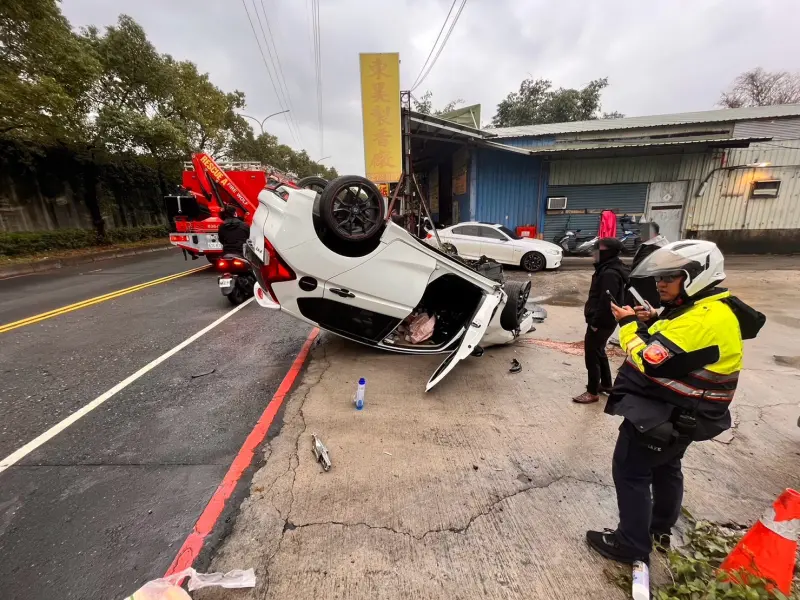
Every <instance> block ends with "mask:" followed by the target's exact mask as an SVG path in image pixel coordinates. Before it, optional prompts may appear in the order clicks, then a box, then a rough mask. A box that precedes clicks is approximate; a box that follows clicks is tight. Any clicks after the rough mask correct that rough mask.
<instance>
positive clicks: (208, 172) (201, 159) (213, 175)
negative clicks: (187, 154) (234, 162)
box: [192, 152, 258, 218]
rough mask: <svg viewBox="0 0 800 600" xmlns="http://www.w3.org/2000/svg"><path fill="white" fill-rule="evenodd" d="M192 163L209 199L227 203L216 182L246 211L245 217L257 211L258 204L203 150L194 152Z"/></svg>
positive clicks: (223, 203)
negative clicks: (216, 186)
mask: <svg viewBox="0 0 800 600" xmlns="http://www.w3.org/2000/svg"><path fill="white" fill-rule="evenodd" d="M192 164H193V165H194V170H195V172H196V173H197V179H198V182H199V184H200V187H201V188H202V190H203V192H204V194H205V195H206V198H207V199H208V200H209V201H210V200H211V198H212V197H213V198H216V200H217V202H219V203H220V204H222V205H223V206H224V205H225V202H224V201H223V200H222V198H220V197H219V194H218V193H217V190H216V188H215V186H214V184H215V183H216V184H217V185H219V186H220V187H222V189H224V190H225V192H226V193H227V194H228V196H230V199H231V200H232V201H233V202H234V203H235V204H236V205H237V206H238V207H239V208H240V209H241V210H242V211H243V212H244V216H245V218H246V217H248V216H250V215H252V214H253V213H255V212H256V209H257V208H258V205H257V204H255V203H254V202H253V201H252V200H250V199H249V198H248V197H247V196H245V195H244V194H243V193H242V191H241V190H240V189H239V188H238V187H237V186H236V184H235V183H233V181H231V179H230V177H228V176H227V175H226V174H225V171H223V170H222V169H220V167H219V165H218V164H217V163H216V162H215V161H214V159H213V158H211V157H210V156H209V155H208V154H205V153H203V152H200V153H197V154H193V155H192Z"/></svg>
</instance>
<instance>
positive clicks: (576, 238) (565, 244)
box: [553, 229, 598, 256]
mask: <svg viewBox="0 0 800 600" xmlns="http://www.w3.org/2000/svg"><path fill="white" fill-rule="evenodd" d="M580 233H581V230H580V229H575V230H574V231H573V230H571V229H565V230H564V231H563V232H561V233H560V234H558V235H557V236H555V237H554V238H553V243H554V244H556V245H557V246H560V247H561V250H563V252H564V255H565V256H589V255H590V254H591V253H592V252H594V247H595V245H596V244H597V239H598V238H597V236H596V235H595V236H582V235H580Z"/></svg>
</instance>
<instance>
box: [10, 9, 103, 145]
mask: <svg viewBox="0 0 800 600" xmlns="http://www.w3.org/2000/svg"><path fill="white" fill-rule="evenodd" d="M98 68H99V64H98V63H97V61H96V60H95V59H94V57H93V56H92V55H90V54H89V53H88V52H87V51H86V49H85V48H84V47H83V46H82V44H81V43H80V41H79V40H78V39H77V37H76V36H75V35H74V33H73V32H72V30H71V28H70V26H69V22H68V21H67V20H66V19H65V18H64V16H63V15H62V14H61V10H60V8H59V6H58V4H57V3H56V1H55V0H4V1H3V2H2V3H0V135H3V136H4V137H6V138H12V139H13V138H16V139H24V140H32V141H37V142H42V143H45V144H52V143H63V142H65V141H69V140H72V139H74V138H75V137H76V136H78V135H79V133H80V131H81V128H82V125H83V122H84V119H85V117H86V114H87V110H88V107H87V103H86V92H87V90H88V88H89V86H91V84H92V82H93V81H94V79H95V77H96V74H97V70H98Z"/></svg>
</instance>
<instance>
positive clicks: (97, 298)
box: [0, 265, 211, 333]
mask: <svg viewBox="0 0 800 600" xmlns="http://www.w3.org/2000/svg"><path fill="white" fill-rule="evenodd" d="M210 268H211V265H203V266H202V267H197V268H195V269H189V270H188V271H181V272H180V273H175V274H174V275H167V276H166V277H161V278H159V279H154V280H152V281H146V282H145V283H140V284H138V285H134V286H131V287H128V288H124V289H121V290H117V291H116V292H109V293H108V294H103V295H102V296H95V297H94V298H89V299H88V300H83V301H81V302H76V303H75V304H69V305H67V306H62V307H61V308H56V309H54V310H50V311H47V312H44V313H41V314H38V315H34V316H32V317H27V318H25V319H20V320H19V321H14V322H13V323H7V324H6V325H0V333H5V332H6V331H11V330H12V329H17V328H18V327H24V326H25V325H33V324H34V323H38V322H39V321H44V320H45V319H51V318H53V317H57V316H58V315H63V314H65V313H68V312H72V311H73V310H78V309H81V308H86V307H87V306H92V305H94V304H99V303H100V302H105V301H106V300H113V299H114V298H119V297H120V296H124V295H125V294H130V293H133V292H138V291H139V290H143V289H145V288H149V287H151V286H154V285H158V284H159V283H166V282H168V281H172V280H173V279H178V278H180V277H185V276H186V275H191V274H192V273H197V272H198V271H203V270H205V269H210Z"/></svg>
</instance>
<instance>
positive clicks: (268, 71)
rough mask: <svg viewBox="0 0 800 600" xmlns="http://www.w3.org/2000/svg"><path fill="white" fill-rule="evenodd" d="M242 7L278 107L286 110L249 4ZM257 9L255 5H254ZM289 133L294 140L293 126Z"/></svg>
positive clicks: (243, 1) (296, 141)
mask: <svg viewBox="0 0 800 600" xmlns="http://www.w3.org/2000/svg"><path fill="white" fill-rule="evenodd" d="M242 6H243V7H244V12H245V14H247V21H248V22H249V23H250V29H252V30H253V37H255V38H256V45H257V46H258V52H259V54H261V60H262V61H263V62H264V67H265V68H266V69H267V75H269V80H270V83H271V84H272V89H273V90H274V92H275V97H276V98H277V100H278V106H280V108H281V110H286V106H284V104H283V102H282V101H281V95H280V94H279V93H278V87H277V86H276V85H275V79H274V78H273V77H272V71H271V70H270V68H269V64H267V57H266V56H264V50H263V49H262V48H261V40H259V38H258V33H256V27H255V25H253V19H252V18H250V11H249V10H247V4H246V3H245V0H242ZM254 8H255V5H254ZM289 132H290V133H291V134H292V138H295V133H294V131H293V130H292V128H291V126H290V127H289ZM295 143H298V140H297V139H296V138H295Z"/></svg>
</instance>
